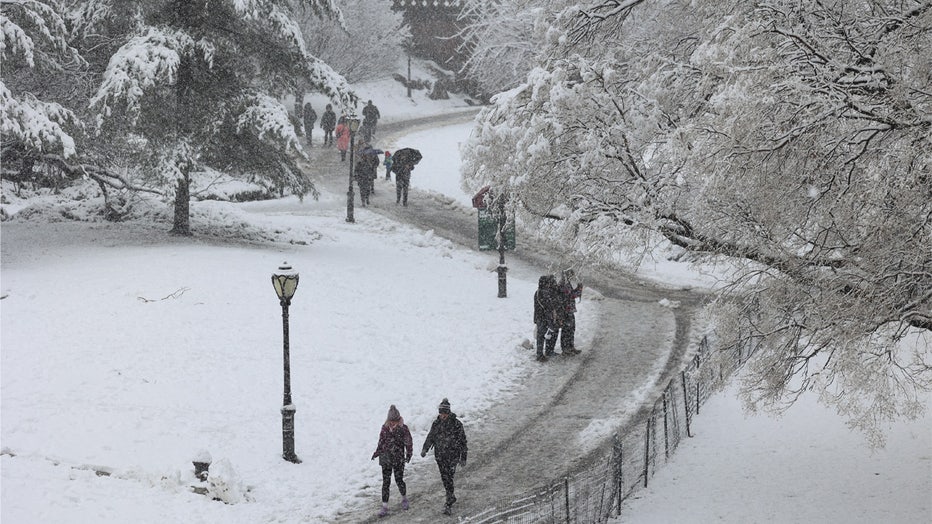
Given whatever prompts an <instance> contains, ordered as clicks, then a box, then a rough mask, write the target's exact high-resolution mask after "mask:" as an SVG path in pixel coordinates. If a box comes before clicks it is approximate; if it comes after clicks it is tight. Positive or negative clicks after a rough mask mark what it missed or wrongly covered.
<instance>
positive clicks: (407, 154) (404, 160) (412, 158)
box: [392, 147, 423, 167]
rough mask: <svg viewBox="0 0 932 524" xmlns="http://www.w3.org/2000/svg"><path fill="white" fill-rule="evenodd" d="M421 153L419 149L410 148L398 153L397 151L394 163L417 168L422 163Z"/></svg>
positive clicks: (400, 150) (393, 159)
mask: <svg viewBox="0 0 932 524" xmlns="http://www.w3.org/2000/svg"><path fill="white" fill-rule="evenodd" d="M421 158H423V157H422V156H421V152H420V151H418V150H417V149H412V148H410V147H403V148H401V149H399V150H398V151H395V154H394V155H392V162H397V163H399V164H404V165H408V166H412V167H413V166H415V165H417V163H418V162H420V161H421Z"/></svg>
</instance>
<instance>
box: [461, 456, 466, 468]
mask: <svg viewBox="0 0 932 524" xmlns="http://www.w3.org/2000/svg"><path fill="white" fill-rule="evenodd" d="M465 465H466V457H460V466H465Z"/></svg>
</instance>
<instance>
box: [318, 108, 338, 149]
mask: <svg viewBox="0 0 932 524" xmlns="http://www.w3.org/2000/svg"><path fill="white" fill-rule="evenodd" d="M336 125H337V115H336V113H334V112H333V107H331V106H330V104H327V108H326V109H324V115H323V116H322V117H320V128H321V129H323V130H324V145H325V146H333V130H334V128H335V127H336Z"/></svg>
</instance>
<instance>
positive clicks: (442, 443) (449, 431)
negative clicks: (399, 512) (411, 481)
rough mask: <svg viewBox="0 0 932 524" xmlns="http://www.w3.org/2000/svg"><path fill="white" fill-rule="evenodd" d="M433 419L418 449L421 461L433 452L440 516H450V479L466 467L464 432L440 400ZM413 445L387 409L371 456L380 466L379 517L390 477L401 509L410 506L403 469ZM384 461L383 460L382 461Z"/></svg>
mask: <svg viewBox="0 0 932 524" xmlns="http://www.w3.org/2000/svg"><path fill="white" fill-rule="evenodd" d="M437 410H438V414H437V418H436V419H434V422H433V423H432V424H431V426H430V431H429V432H428V433H427V438H426V439H424V445H423V447H422V448H421V457H426V456H427V453H428V452H429V451H430V450H431V449H433V450H434V460H436V462H437V469H439V470H440V480H441V481H442V482H443V488H444V491H445V492H446V499H445V503H444V506H443V513H444V514H446V515H449V514H450V513H452V507H453V503H454V502H456V495H455V493H454V480H453V479H454V476H455V475H456V467H457V466H458V465H463V464H465V463H466V453H467V451H468V448H467V445H466V431H465V430H464V429H463V423H462V422H460V420H459V419H458V418H457V417H456V413H453V412H452V411H451V410H450V401H449V400H447V399H443V400H442V401H441V402H440V405H439V406H438V407H437ZM412 451H413V444H412V440H411V432H410V431H409V430H408V426H406V425H405V423H404V419H402V418H401V414H400V413H399V412H398V409H397V408H396V407H395V405H394V404H393V405H392V406H391V407H389V408H388V417H387V419H386V421H385V424H383V425H382V429H381V431H380V433H379V444H378V446H377V447H376V449H375V453H373V454H372V459H373V460H374V459H375V458H376V457H379V464H380V465H381V466H382V507H381V509H380V510H379V517H384V516H386V515H388V499H389V494H390V492H391V479H392V474H394V476H395V484H396V485H397V486H398V492H399V493H400V494H401V508H402V509H403V510H407V509H408V508H409V507H410V506H409V503H408V496H407V485H406V484H405V482H404V465H405V463H407V462H410V461H411V453H412ZM383 457H384V458H383Z"/></svg>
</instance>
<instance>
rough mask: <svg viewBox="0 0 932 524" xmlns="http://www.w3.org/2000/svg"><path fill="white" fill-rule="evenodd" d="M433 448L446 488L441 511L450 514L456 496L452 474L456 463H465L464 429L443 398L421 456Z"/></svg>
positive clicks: (448, 403)
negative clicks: (444, 501)
mask: <svg viewBox="0 0 932 524" xmlns="http://www.w3.org/2000/svg"><path fill="white" fill-rule="evenodd" d="M431 448H433V449H434V459H435V460H436V461H437V468H438V469H439V470H440V480H441V481H442V482H443V488H444V490H446V495H447V497H446V504H445V505H444V507H443V512H444V513H445V514H447V515H449V514H450V511H451V509H450V508H451V507H452V506H453V503H454V502H456V496H455V495H454V494H453V476H454V475H455V474H456V466H457V464H460V465H462V464H466V452H467V447H466V431H465V430H463V423H462V422H460V421H459V419H457V418H456V413H453V412H451V411H450V401H449V400H447V399H443V400H442V401H441V402H440V406H439V414H438V415H437V418H436V419H434V423H433V424H431V426H430V432H429V433H427V439H425V440H424V447H423V448H421V456H422V457H426V456H427V452H428V451H430V449H431Z"/></svg>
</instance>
